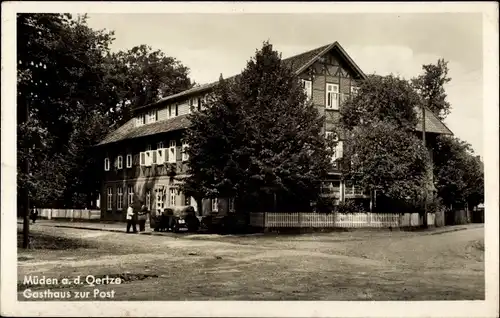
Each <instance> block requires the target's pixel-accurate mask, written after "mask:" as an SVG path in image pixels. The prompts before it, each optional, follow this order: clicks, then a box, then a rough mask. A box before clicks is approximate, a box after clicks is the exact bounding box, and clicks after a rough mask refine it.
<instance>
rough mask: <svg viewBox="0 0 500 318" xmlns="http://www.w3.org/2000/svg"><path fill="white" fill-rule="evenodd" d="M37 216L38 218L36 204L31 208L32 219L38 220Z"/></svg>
mask: <svg viewBox="0 0 500 318" xmlns="http://www.w3.org/2000/svg"><path fill="white" fill-rule="evenodd" d="M37 218H38V210H37V208H36V206H34V207H33V210H31V220H32V221H33V223H35V222H36V219H37Z"/></svg>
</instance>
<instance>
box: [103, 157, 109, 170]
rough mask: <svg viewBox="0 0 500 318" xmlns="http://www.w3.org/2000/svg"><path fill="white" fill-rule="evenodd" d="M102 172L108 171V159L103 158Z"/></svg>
mask: <svg viewBox="0 0 500 318" xmlns="http://www.w3.org/2000/svg"><path fill="white" fill-rule="evenodd" d="M104 170H105V171H109V158H104Z"/></svg>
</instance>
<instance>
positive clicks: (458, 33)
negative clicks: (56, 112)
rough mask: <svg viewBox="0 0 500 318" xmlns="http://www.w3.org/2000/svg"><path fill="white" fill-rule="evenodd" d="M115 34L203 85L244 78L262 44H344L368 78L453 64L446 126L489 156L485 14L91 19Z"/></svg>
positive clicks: (119, 43)
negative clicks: (159, 54)
mask: <svg viewBox="0 0 500 318" xmlns="http://www.w3.org/2000/svg"><path fill="white" fill-rule="evenodd" d="M88 24H89V26H90V27H92V28H94V29H107V30H113V31H114V32H115V41H114V42H113V45H112V50H113V51H118V50H126V49H130V48H132V47H134V46H136V45H140V44H147V45H149V46H151V47H152V48H153V49H160V50H162V51H163V52H165V54H167V55H169V56H173V57H175V58H177V59H178V60H179V61H180V62H181V63H182V64H184V65H185V66H187V67H189V68H190V77H191V78H192V79H193V80H195V81H196V82H197V83H200V84H203V83H208V82H213V81H216V80H217V79H218V78H219V75H220V74H221V73H222V74H223V75H224V77H229V76H232V75H235V74H238V73H239V72H241V70H242V69H243V68H244V67H245V65H246V62H247V61H248V59H249V58H251V57H252V56H253V55H254V53H255V50H256V49H259V48H261V46H262V42H263V41H266V40H269V41H270V42H271V44H273V48H274V49H276V50H278V51H280V52H282V55H283V58H286V57H289V56H292V55H295V54H299V53H301V52H305V51H308V50H311V49H314V48H316V47H319V46H323V45H325V44H329V43H332V42H335V41H338V42H339V43H340V44H341V45H342V47H343V48H344V49H345V50H346V51H347V53H348V54H349V55H350V56H351V57H352V58H353V60H354V61H355V62H356V64H358V66H359V67H360V68H361V69H362V70H363V71H364V72H365V73H366V74H371V73H376V74H379V75H387V74H391V73H392V74H396V75H400V76H402V77H404V78H407V79H409V78H412V77H415V76H417V75H419V74H420V73H421V72H422V65H423V64H429V63H436V62H437V60H438V59H439V58H444V59H445V60H446V61H448V67H449V74H448V75H449V77H451V79H452V80H451V82H450V83H448V84H447V86H446V87H445V89H446V92H447V94H448V101H449V102H450V103H451V106H452V109H451V114H450V115H448V117H447V118H446V120H445V121H444V122H445V124H446V125H447V126H448V127H449V128H450V129H451V130H452V131H453V133H454V134H455V136H456V137H458V138H460V139H462V140H465V141H467V142H468V143H470V144H471V145H472V147H473V149H474V152H475V153H476V154H478V155H481V156H482V155H483V138H482V135H483V134H482V131H483V129H482V126H483V43H482V41H483V40H482V39H483V36H482V17H481V14H480V13H401V14H397V13H390V14H389V13H342V14H333V13H324V14H318V13H307V14H304V13H303V14H301V13H293V14H276V13H272V14H270V13H268V14H265V13H252V14H250V13H246V14H242V13H174V14H164V13H161V14H144V13H143V14H122V13H94V14H89V20H88Z"/></svg>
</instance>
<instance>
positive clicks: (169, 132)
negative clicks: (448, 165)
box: [98, 42, 451, 220]
mask: <svg viewBox="0 0 500 318" xmlns="http://www.w3.org/2000/svg"><path fill="white" fill-rule="evenodd" d="M283 63H285V65H286V66H288V67H290V68H291V69H292V71H293V72H294V73H295V74H296V76H297V77H298V78H300V80H301V81H302V83H303V87H304V90H305V92H306V94H307V97H308V98H309V99H310V100H311V101H312V103H313V104H314V105H315V106H316V107H317V108H318V110H319V112H320V114H324V115H325V117H326V123H325V127H324V133H325V134H327V135H328V134H333V131H334V127H335V126H336V125H337V123H338V121H339V109H340V107H342V102H343V101H344V100H345V99H346V98H347V97H348V96H349V95H350V94H356V93H357V90H358V87H359V84H360V83H361V81H363V80H364V79H366V75H365V74H364V73H363V71H362V70H361V69H360V68H359V67H358V66H357V65H356V63H355V62H354V61H353V60H352V59H351V58H350V57H349V55H348V54H347V53H346V51H345V50H344V49H343V48H342V46H341V45H340V44H339V43H338V42H334V43H331V44H328V45H325V46H322V47H319V48H316V49H313V50H311V51H308V52H304V53H301V54H298V55H295V56H292V57H289V58H286V59H284V60H283ZM216 84H217V83H216V82H215V83H211V84H206V85H202V86H199V87H194V88H192V89H189V90H186V91H183V92H180V93H178V94H175V95H171V96H167V97H164V98H162V99H160V100H158V101H156V102H154V103H152V104H149V105H144V106H141V107H137V108H136V109H134V118H133V119H131V120H129V121H128V122H127V123H125V124H124V125H122V126H121V127H119V128H118V129H116V130H115V131H113V132H111V133H109V134H108V135H107V136H106V137H105V138H104V140H102V141H101V142H100V143H99V144H98V146H99V149H100V150H101V151H100V153H101V154H102V169H104V171H105V173H104V178H103V180H102V184H101V196H100V197H101V204H100V207H101V218H102V219H106V220H123V219H125V212H126V208H127V205H128V204H129V203H133V204H136V205H138V204H145V205H146V206H147V207H148V209H149V210H150V211H153V213H154V212H156V211H158V210H159V209H161V210H163V209H164V208H166V207H180V206H186V205H191V206H193V207H194V208H195V210H196V211H197V214H198V215H205V214H210V213H212V212H218V213H221V214H222V213H224V214H225V213H231V212H232V211H233V210H234V202H233V200H232V199H226V198H220V199H204V200H202V201H201V202H196V201H195V200H194V199H193V198H191V197H189V196H186V195H184V194H183V193H182V192H181V191H180V189H179V182H181V181H179V180H181V179H182V177H183V176H185V174H186V171H187V160H188V158H187V155H186V154H185V153H184V152H183V150H184V149H185V147H188V145H187V144H185V143H184V142H183V132H184V131H185V129H186V128H188V127H189V119H188V115H189V113H191V112H196V111H200V110H202V109H203V108H204V100H205V99H206V97H207V95H208V94H210V93H211V92H212V91H213V88H214V86H215V85H216ZM419 111H420V110H419ZM420 114H421V111H420ZM424 120H425V131H426V132H427V135H428V140H433V138H435V136H437V135H438V134H451V131H450V130H449V129H448V128H447V127H446V126H445V125H444V124H443V123H442V122H441V121H440V120H439V119H438V118H437V117H436V116H435V115H434V114H433V113H432V112H431V111H426V112H425V119H424ZM422 124H423V122H422V116H420V123H419V124H418V125H417V127H416V128H415V129H416V131H417V132H418V131H422V128H423V126H424V125H422ZM335 137H336V138H339V142H338V145H337V148H336V151H335V156H334V158H333V160H332V169H331V172H330V174H329V178H328V179H327V180H324V182H323V189H322V191H323V192H325V193H327V194H328V195H330V196H332V197H334V198H335V199H336V200H337V202H338V201H343V200H345V199H346V198H366V195H365V194H364V193H363V192H362V191H360V190H359V189H357V188H356V187H355V186H354V185H352V184H349V183H347V182H344V181H343V180H342V178H341V173H340V167H339V163H337V162H336V159H339V158H341V157H342V150H343V144H342V136H335Z"/></svg>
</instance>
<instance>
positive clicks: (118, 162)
mask: <svg viewBox="0 0 500 318" xmlns="http://www.w3.org/2000/svg"><path fill="white" fill-rule="evenodd" d="M116 167H117V168H118V169H123V157H122V156H118V157H117V158H116Z"/></svg>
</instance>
